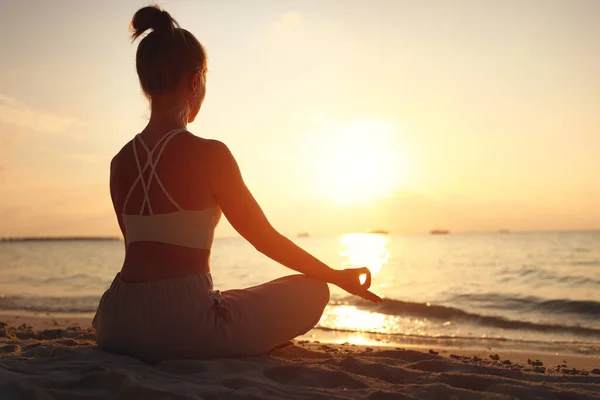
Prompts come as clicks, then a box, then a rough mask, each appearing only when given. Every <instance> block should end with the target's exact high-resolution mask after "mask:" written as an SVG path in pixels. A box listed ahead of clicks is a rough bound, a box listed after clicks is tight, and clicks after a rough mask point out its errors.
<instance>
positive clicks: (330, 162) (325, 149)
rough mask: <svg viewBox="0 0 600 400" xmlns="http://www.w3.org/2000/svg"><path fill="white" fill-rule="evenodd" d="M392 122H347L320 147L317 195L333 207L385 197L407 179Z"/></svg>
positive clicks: (400, 149) (405, 166)
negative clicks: (322, 196)
mask: <svg viewBox="0 0 600 400" xmlns="http://www.w3.org/2000/svg"><path fill="white" fill-rule="evenodd" d="M398 136H399V135H398V128H397V126H396V123H395V122H394V121H389V120H381V119H373V118H365V119H358V120H354V121H351V122H349V123H347V124H345V125H343V126H342V127H341V128H339V129H338V130H337V132H334V133H333V134H332V135H331V136H330V137H328V138H327V139H326V141H325V143H324V144H323V146H322V148H321V151H322V154H321V155H320V158H319V164H318V165H317V168H318V173H319V186H320V187H319V189H320V192H321V193H322V194H323V195H325V196H326V197H327V198H329V199H330V200H331V201H333V202H334V203H337V204H353V203H363V202H366V201H370V200H373V199H376V198H381V197H385V196H386V195H388V194H390V193H391V192H392V191H393V190H395V189H399V188H402V187H403V186H405V185H406V180H407V175H408V171H407V169H408V168H407V155H406V154H405V152H403V149H402V148H401V146H400V143H399V140H398V139H399V138H398Z"/></svg>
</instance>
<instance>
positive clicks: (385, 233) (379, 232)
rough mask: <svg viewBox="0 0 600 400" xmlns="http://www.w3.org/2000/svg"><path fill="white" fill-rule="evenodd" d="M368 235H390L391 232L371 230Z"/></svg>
mask: <svg viewBox="0 0 600 400" xmlns="http://www.w3.org/2000/svg"><path fill="white" fill-rule="evenodd" d="M367 233H374V234H377V235H389V234H390V231H386V230H385V229H369V230H368V231H367Z"/></svg>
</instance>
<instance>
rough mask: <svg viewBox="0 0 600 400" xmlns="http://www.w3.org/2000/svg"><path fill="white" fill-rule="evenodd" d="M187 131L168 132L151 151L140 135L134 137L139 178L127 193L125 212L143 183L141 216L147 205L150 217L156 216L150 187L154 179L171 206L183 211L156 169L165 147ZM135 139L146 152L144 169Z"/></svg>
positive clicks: (124, 205) (134, 154)
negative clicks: (130, 199)
mask: <svg viewBox="0 0 600 400" xmlns="http://www.w3.org/2000/svg"><path fill="white" fill-rule="evenodd" d="M185 131H186V130H185V129H175V130H172V131H170V132H168V133H167V134H165V135H164V136H163V137H162V138H160V140H159V141H158V142H156V145H155V146H154V148H153V149H152V150H150V148H149V147H148V146H147V145H146V143H145V142H144V140H143V139H142V137H141V135H140V134H138V135H136V136H135V137H134V140H133V143H132V145H133V156H134V158H135V163H136V166H137V169H138V177H137V178H136V179H135V181H134V182H133V184H132V185H131V188H130V189H129V192H128V193H127V196H126V198H125V203H124V204H123V210H125V207H126V206H127V203H128V201H129V198H130V197H131V193H132V192H133V189H134V188H135V187H136V186H137V184H138V182H141V184H142V189H143V191H144V201H142V206H141V208H140V215H142V214H143V212H144V207H145V206H146V205H148V211H149V212H150V215H153V214H154V212H153V211H152V203H151V201H150V195H149V193H150V186H151V185H152V181H153V179H156V181H157V182H158V185H159V186H160V188H161V189H162V191H163V193H164V194H165V196H167V198H168V199H169V201H170V202H171V204H173V205H174V206H175V207H177V209H178V210H180V211H181V210H183V209H182V208H181V206H180V205H179V204H178V203H177V202H176V201H175V200H174V199H173V198H172V197H171V195H170V194H169V192H168V191H167V189H166V188H165V186H164V185H163V183H162V181H161V180H160V177H159V176H158V174H157V172H156V167H157V166H158V162H159V161H160V157H161V156H162V154H163V152H164V150H165V147H166V146H167V144H168V143H169V141H170V140H171V139H172V138H173V137H174V136H175V135H177V134H178V133H181V132H185ZM135 139H137V140H138V141H139V142H140V143H141V145H142V147H143V148H144V150H146V162H145V163H144V166H143V167H142V165H141V163H140V158H139V156H138V151H137V145H136V140H135ZM157 149H158V154H157V156H156V157H154V152H155V151H156V150H157ZM148 167H150V174H149V175H148V181H147V182H146V179H144V173H145V172H146V170H147V169H148Z"/></svg>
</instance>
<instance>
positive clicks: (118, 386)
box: [0, 315, 600, 400]
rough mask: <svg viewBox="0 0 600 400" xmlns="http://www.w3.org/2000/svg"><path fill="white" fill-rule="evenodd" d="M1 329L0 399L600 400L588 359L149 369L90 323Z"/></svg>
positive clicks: (392, 352) (46, 322) (316, 347)
mask: <svg viewBox="0 0 600 400" xmlns="http://www.w3.org/2000/svg"><path fill="white" fill-rule="evenodd" d="M0 321H4V322H3V323H2V324H0V325H2V326H1V327H0V399H112V398H119V399H129V398H131V399H381V400H384V399H488V398H489V399H515V398H518V399H600V359H599V358H597V357H591V356H581V355H578V356H566V355H561V356H557V355H555V354H545V353H530V354H527V353H525V352H523V351H515V352H511V351H509V350H503V352H501V353H498V357H496V353H488V354H486V352H484V351H481V350H466V349H452V348H443V349H415V348H408V347H406V348H397V347H390V346H387V347H386V346H377V347H376V346H370V347H368V346H357V345H352V344H334V343H322V342H321V343H315V341H312V340H311V341H308V340H296V341H294V342H293V344H291V345H289V346H287V347H284V348H281V349H277V350H274V351H272V352H271V353H270V354H267V355H264V356H260V357H248V358H242V359H216V360H173V361H165V362H161V363H158V364H156V365H148V364H144V363H142V362H140V361H137V360H135V359H133V358H130V357H127V356H119V355H114V354H109V353H106V352H104V351H102V350H100V349H98V348H97V347H96V342H95V340H94V338H95V336H94V331H93V330H92V329H91V327H90V324H91V320H90V319H89V318H61V319H57V318H54V319H53V318H50V317H31V316H27V317H25V316H16V315H12V316H11V315H0ZM436 353H437V354H436ZM490 356H491V357H490ZM496 358H497V359H496ZM528 359H529V361H530V362H531V363H528ZM536 360H540V362H541V363H543V364H544V365H536V364H539V363H538V362H537V361H536Z"/></svg>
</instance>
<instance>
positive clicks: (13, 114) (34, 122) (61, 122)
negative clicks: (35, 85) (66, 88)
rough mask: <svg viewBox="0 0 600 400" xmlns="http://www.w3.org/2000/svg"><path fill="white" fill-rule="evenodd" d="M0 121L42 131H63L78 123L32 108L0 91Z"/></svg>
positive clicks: (68, 118)
mask: <svg viewBox="0 0 600 400" xmlns="http://www.w3.org/2000/svg"><path fill="white" fill-rule="evenodd" d="M0 122H4V123H7V124H10V125H15V126H18V127H22V128H28V129H31V130H34V131H37V132H42V133H60V132H64V131H65V130H67V129H68V128H69V127H71V126H72V125H74V124H77V123H79V121H78V120H76V119H74V118H70V117H66V116H63V115H59V114H56V113H52V112H49V111H44V110H37V109H34V108H32V107H29V106H28V105H26V104H25V103H22V102H20V101H18V100H16V99H14V98H12V97H9V96H5V95H3V94H2V93H0Z"/></svg>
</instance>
